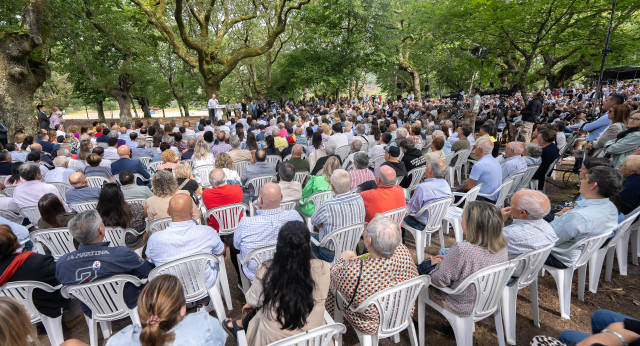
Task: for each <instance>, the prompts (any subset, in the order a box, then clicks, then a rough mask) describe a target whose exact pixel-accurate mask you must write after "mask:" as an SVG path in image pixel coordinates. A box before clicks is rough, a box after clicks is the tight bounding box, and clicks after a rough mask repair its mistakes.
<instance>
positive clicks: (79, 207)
mask: <svg viewBox="0 0 640 346" xmlns="http://www.w3.org/2000/svg"><path fill="white" fill-rule="evenodd" d="M97 206H98V201H91V202H80V203H71V204H69V208H71V209H72V210H73V211H75V212H76V213H81V212H83V211H87V210H94V209H96V207H97Z"/></svg>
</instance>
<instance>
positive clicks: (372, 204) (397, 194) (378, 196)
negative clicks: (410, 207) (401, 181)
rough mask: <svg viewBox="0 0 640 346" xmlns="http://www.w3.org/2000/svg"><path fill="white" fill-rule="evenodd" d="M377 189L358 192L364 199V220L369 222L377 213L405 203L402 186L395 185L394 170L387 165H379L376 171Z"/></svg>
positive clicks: (402, 205) (400, 206) (396, 207)
mask: <svg viewBox="0 0 640 346" xmlns="http://www.w3.org/2000/svg"><path fill="white" fill-rule="evenodd" d="M376 185H377V186H378V188H377V189H372V190H367V191H364V192H361V193H360V196H361V197H362V200H363V201H364V209H365V213H366V214H365V217H364V222H369V221H371V219H373V217H374V216H376V214H378V213H384V212H387V211H390V210H394V209H398V208H402V207H404V206H405V205H407V201H406V200H405V197H404V191H403V190H402V187H400V186H399V185H396V172H395V171H394V170H393V168H391V167H389V166H380V168H379V169H378V171H377V172H376Z"/></svg>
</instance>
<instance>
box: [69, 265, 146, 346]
mask: <svg viewBox="0 0 640 346" xmlns="http://www.w3.org/2000/svg"><path fill="white" fill-rule="evenodd" d="M128 283H130V284H133V285H135V286H137V287H139V286H140V285H141V284H142V281H141V280H140V279H138V278H137V277H135V276H133V275H114V276H112V277H109V278H106V279H100V280H95V281H92V282H88V283H83V284H78V285H69V286H64V287H62V291H61V293H62V296H63V297H65V298H71V297H72V296H73V297H75V298H77V299H78V300H79V301H81V302H82V303H84V304H85V305H86V306H87V307H88V308H89V309H90V310H91V318H89V317H87V316H86V315H85V319H86V320H87V324H88V325H89V340H91V346H98V331H97V330H96V328H97V324H98V322H106V323H105V324H103V325H102V333H103V336H104V338H105V339H106V338H108V337H109V335H111V321H114V320H119V319H121V318H123V317H127V316H129V317H130V318H131V321H132V322H133V323H136V324H138V325H141V324H140V317H139V316H138V310H137V309H136V308H135V307H134V308H132V309H129V307H127V304H126V303H125V301H124V286H125V284H128ZM101 324H102V323H101Z"/></svg>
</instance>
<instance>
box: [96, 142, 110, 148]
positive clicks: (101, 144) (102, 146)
mask: <svg viewBox="0 0 640 346" xmlns="http://www.w3.org/2000/svg"><path fill="white" fill-rule="evenodd" d="M96 147H100V148H104V149H107V148H108V147H109V144H107V143H105V142H98V143H96Z"/></svg>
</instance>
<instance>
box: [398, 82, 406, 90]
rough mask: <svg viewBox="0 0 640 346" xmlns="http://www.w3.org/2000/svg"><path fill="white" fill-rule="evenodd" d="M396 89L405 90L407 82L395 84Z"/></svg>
mask: <svg viewBox="0 0 640 346" xmlns="http://www.w3.org/2000/svg"><path fill="white" fill-rule="evenodd" d="M397 86H398V89H406V87H407V82H400V83H398V84H397Z"/></svg>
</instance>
